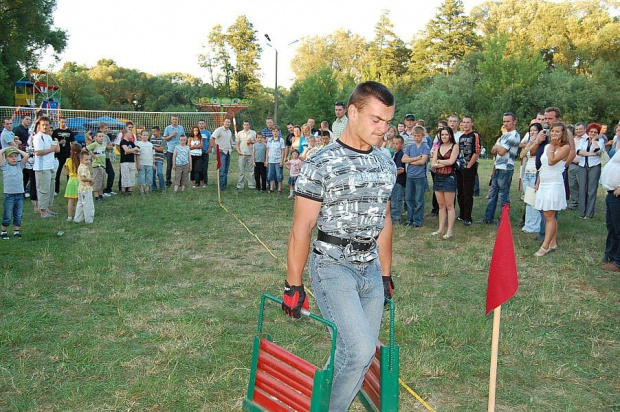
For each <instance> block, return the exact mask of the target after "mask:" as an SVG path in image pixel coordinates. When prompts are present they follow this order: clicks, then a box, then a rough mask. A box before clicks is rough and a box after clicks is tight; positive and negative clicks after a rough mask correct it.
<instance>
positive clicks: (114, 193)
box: [110, 191, 118, 195]
mask: <svg viewBox="0 0 620 412" xmlns="http://www.w3.org/2000/svg"><path fill="white" fill-rule="evenodd" d="M110 194H111V195H117V194H118V193H116V192H115V191H111V192H110Z"/></svg>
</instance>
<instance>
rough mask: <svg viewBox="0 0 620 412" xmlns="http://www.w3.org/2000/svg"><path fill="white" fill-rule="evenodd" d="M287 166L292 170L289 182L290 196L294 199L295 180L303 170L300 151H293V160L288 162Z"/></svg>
mask: <svg viewBox="0 0 620 412" xmlns="http://www.w3.org/2000/svg"><path fill="white" fill-rule="evenodd" d="M286 168H287V169H289V170H290V171H291V172H290V176H289V178H288V184H289V186H290V189H289V195H288V198H289V199H292V198H293V196H294V193H295V182H296V181H297V177H298V176H299V173H300V172H301V159H300V158H299V151H297V150H294V149H293V151H292V152H291V160H289V161H287V162H286Z"/></svg>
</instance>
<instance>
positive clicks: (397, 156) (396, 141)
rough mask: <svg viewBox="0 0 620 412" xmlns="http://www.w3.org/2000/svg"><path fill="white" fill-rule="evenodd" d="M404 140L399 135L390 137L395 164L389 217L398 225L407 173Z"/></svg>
mask: <svg viewBox="0 0 620 412" xmlns="http://www.w3.org/2000/svg"><path fill="white" fill-rule="evenodd" d="M404 145H405V139H403V137H402V136H401V135H399V134H397V135H394V136H393V137H392V148H393V149H394V157H393V159H394V163H395V164H396V183H395V184H394V188H393V189H392V201H391V202H390V205H391V208H392V209H391V215H392V223H393V224H399V223H400V219H401V217H402V210H403V198H404V197H405V187H406V186H407V173H405V165H404V164H403V162H402V159H403V146H404Z"/></svg>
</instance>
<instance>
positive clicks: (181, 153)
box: [172, 134, 192, 193]
mask: <svg viewBox="0 0 620 412" xmlns="http://www.w3.org/2000/svg"><path fill="white" fill-rule="evenodd" d="M172 168H173V169H174V193H176V192H177V190H178V189H179V186H181V192H184V191H185V187H186V186H187V183H188V182H189V175H190V173H191V172H192V164H191V162H190V161H189V146H188V145H187V136H185V135H184V134H182V135H181V137H179V145H178V146H177V147H175V148H174V152H173V153H172Z"/></svg>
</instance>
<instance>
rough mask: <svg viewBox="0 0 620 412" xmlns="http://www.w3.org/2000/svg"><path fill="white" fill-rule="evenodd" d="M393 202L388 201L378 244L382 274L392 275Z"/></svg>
mask: <svg viewBox="0 0 620 412" xmlns="http://www.w3.org/2000/svg"><path fill="white" fill-rule="evenodd" d="M390 210H391V204H390V202H388V204H387V208H386V210H385V226H383V230H382V231H381V233H380V234H379V238H378V239H377V245H378V246H379V262H381V275H382V276H390V275H391V273H392V232H393V231H394V228H393V226H392V218H391V215H390Z"/></svg>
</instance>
